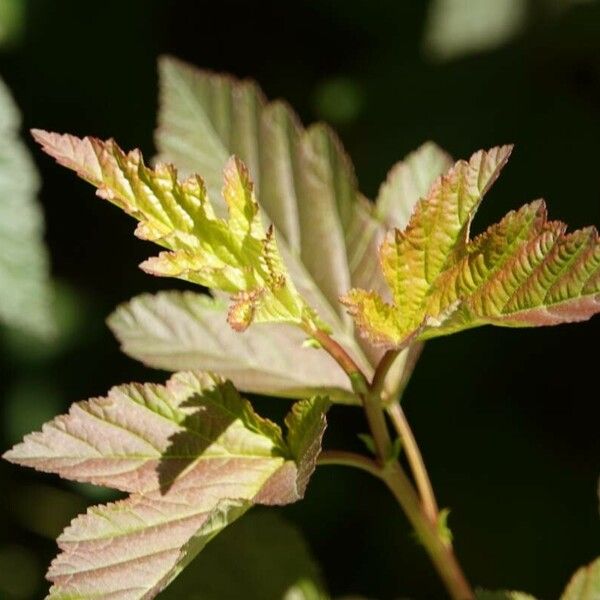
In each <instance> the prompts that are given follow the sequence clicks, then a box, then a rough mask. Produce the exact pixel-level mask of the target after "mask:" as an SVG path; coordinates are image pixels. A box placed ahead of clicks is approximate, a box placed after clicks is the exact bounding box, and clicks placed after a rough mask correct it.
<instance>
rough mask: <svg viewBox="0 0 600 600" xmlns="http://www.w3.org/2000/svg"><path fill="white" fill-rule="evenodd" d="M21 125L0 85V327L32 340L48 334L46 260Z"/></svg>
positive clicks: (34, 175) (34, 173)
mask: <svg viewBox="0 0 600 600" xmlns="http://www.w3.org/2000/svg"><path fill="white" fill-rule="evenodd" d="M20 125H21V119H20V116H19V112H18V109H17V107H16V106H15V104H14V102H13V100H12V98H11V97H10V93H9V91H8V89H7V88H6V86H5V85H4V83H3V82H2V81H1V80H0V321H3V322H4V323H6V324H7V325H11V326H14V327H17V328H19V329H22V330H25V331H27V332H30V333H33V334H37V335H38V336H48V335H49V334H51V333H53V330H54V327H53V325H54V323H53V320H52V315H51V310H50V304H51V302H50V295H51V291H50V277H49V265H48V262H49V261H48V255H47V252H46V249H45V247H44V242H43V228H44V223H43V215H42V210H41V207H40V206H39V204H38V202H37V200H36V195H37V193H38V190H39V179H38V174H37V171H36V169H35V165H34V164H33V161H32V160H31V157H30V156H29V152H28V151H27V149H26V147H25V145H24V144H23V142H22V141H21V140H20V138H19V135H18V132H19V128H20Z"/></svg>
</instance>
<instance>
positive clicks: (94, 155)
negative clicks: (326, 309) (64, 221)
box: [33, 130, 311, 331]
mask: <svg viewBox="0 0 600 600" xmlns="http://www.w3.org/2000/svg"><path fill="white" fill-rule="evenodd" d="M33 136H34V137H35V139H36V141H37V142H39V143H40V144H41V146H42V148H43V150H44V151H45V152H47V153H48V154H50V156H53V157H54V158H55V159H56V160H57V161H58V162H59V163H60V164H62V165H63V166H66V167H67V168H70V169H72V170H74V171H75V172H76V173H77V174H78V175H79V176H80V177H81V178H82V179H85V180H86V181H88V182H89V183H91V184H92V185H94V186H96V187H97V188H98V195H99V196H100V197H102V198H105V199H106V200H108V201H110V202H112V203H113V204H116V205H117V206H118V207H119V208H121V209H123V210H124V211H125V212H126V213H128V214H130V215H131V216H133V217H134V218H136V219H137V220H138V221H140V223H139V225H138V227H137V229H136V235H137V236H138V237H139V238H141V239H145V240H150V241H153V242H155V243H157V244H159V245H161V246H164V247H166V248H168V249H169V251H168V252H162V253H161V254H160V255H159V256H157V257H154V258H150V259H149V260H147V261H145V262H144V263H142V265H141V267H142V269H144V270H145V271H147V272H148V273H151V274H153V275H159V276H162V277H177V278H180V279H185V280H187V281H191V282H193V283H198V284H200V285H205V286H207V287H211V288H214V289H217V290H222V291H224V292H226V293H228V294H231V295H233V304H232V305H231V307H230V309H229V314H228V321H229V323H230V325H231V326H232V327H233V328H234V329H237V330H239V331H243V330H244V329H246V328H247V327H248V325H250V323H251V322H253V321H255V322H257V323H261V322H286V323H301V322H303V321H306V322H310V320H311V318H310V316H309V309H308V307H307V306H306V305H305V304H304V302H303V301H302V299H301V298H300V296H299V294H298V292H297V291H296V288H295V286H294V284H293V283H292V281H291V279H290V278H289V276H288V274H287V271H286V269H285V267H284V266H283V262H282V260H281V257H280V255H279V251H278V248H277V243H276V241H275V238H274V234H273V229H272V228H269V229H267V231H266V232H265V230H264V228H263V226H262V224H261V221H260V215H259V209H258V204H257V202H256V199H255V197H254V193H253V185H252V181H251V180H250V176H249V173H248V171H247V169H246V167H245V166H244V164H243V163H242V162H241V161H240V160H239V159H237V158H234V157H232V158H231V159H230V160H229V161H228V162H227V164H226V165H225V169H224V179H225V183H224V186H223V192H222V193H223V198H224V200H225V202H226V204H227V209H228V215H229V216H228V219H227V220H224V219H221V218H218V217H216V216H215V213H214V210H213V206H212V204H211V201H210V200H209V198H208V196H207V194H206V189H205V185H204V182H203V180H202V179H201V178H200V177H199V176H198V175H190V176H189V177H188V178H187V179H186V180H185V181H183V182H179V181H178V179H177V170H176V169H175V167H173V166H172V165H167V164H163V165H158V166H157V167H156V169H150V168H148V167H146V165H145V164H144V161H143V159H142V156H141V153H140V152H139V151H138V150H134V151H132V152H130V153H129V154H125V153H124V152H123V151H122V150H121V149H120V148H119V146H117V144H116V143H115V142H114V141H113V140H109V141H107V142H102V141H100V140H98V139H95V138H89V137H88V138H84V139H79V138H76V137H74V136H71V135H59V134H56V133H48V132H44V131H40V130H34V131H33Z"/></svg>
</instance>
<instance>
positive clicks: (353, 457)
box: [317, 450, 381, 478]
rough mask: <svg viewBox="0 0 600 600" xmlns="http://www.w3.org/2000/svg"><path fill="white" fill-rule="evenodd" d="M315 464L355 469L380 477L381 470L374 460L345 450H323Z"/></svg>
mask: <svg viewBox="0 0 600 600" xmlns="http://www.w3.org/2000/svg"><path fill="white" fill-rule="evenodd" d="M317 464H319V465H341V466H344V467H356V468H357V469H361V470H362V471H366V472H367V473H370V474H371V475H373V476H374V477H378V478H380V477H381V469H380V468H379V465H378V464H377V463H376V462H375V461H374V460H372V459H370V458H368V457H367V456H363V455H362V454H356V453H354V452H346V451H345V450H323V452H321V454H320V455H319V458H318V459H317Z"/></svg>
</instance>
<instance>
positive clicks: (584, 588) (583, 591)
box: [560, 558, 600, 600]
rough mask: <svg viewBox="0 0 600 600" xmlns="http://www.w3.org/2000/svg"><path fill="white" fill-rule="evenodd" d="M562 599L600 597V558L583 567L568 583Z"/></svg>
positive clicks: (594, 598) (591, 599) (588, 599)
mask: <svg viewBox="0 0 600 600" xmlns="http://www.w3.org/2000/svg"><path fill="white" fill-rule="evenodd" d="M560 598H561V600H599V599H600V558H597V559H596V560H595V561H594V562H592V563H590V564H589V565H586V566H585V567H581V569H579V570H578V571H577V572H576V573H575V575H573V578H572V579H571V581H570V582H569V584H568V585H567V587H566V589H565V591H564V592H563V594H562V596H561V597H560Z"/></svg>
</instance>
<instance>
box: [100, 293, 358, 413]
mask: <svg viewBox="0 0 600 600" xmlns="http://www.w3.org/2000/svg"><path fill="white" fill-rule="evenodd" d="M226 312H227V305H226V303H225V302H223V301H222V300H220V299H213V298H210V297H209V296H206V295H202V294H196V293H193V292H176V291H172V292H161V293H159V294H156V295H151V294H144V295H142V296H138V297H137V298H134V299H133V300H131V301H130V302H128V303H126V304H122V305H121V306H120V307H119V308H118V309H117V310H116V311H115V312H114V313H113V314H112V315H111V316H110V317H109V319H108V324H109V326H110V328H111V330H112V331H113V333H114V334H115V335H116V337H117V338H118V339H119V341H120V342H121V348H122V350H123V351H124V352H125V353H126V354H128V355H129V356H132V357H134V358H137V359H138V360H141V361H142V362H144V363H145V364H147V365H149V366H151V367H156V368H159V369H166V370H169V371H177V370H179V369H196V368H202V369H206V370H208V371H214V372H217V373H219V374H220V375H222V376H223V377H226V378H228V379H230V380H231V381H232V382H233V383H234V384H235V386H236V387H237V388H238V389H241V390H244V391H247V392H253V393H257V394H269V395H276V396H283V397H291V398H301V397H306V396H307V395H310V394H311V393H321V394H327V395H330V396H331V397H332V400H335V401H339V402H350V403H354V402H356V397H355V396H354V394H353V393H352V390H351V387H350V383H349V381H348V378H347V377H346V375H345V373H344V372H343V371H342V370H341V369H339V367H338V366H337V364H335V362H334V361H333V359H332V358H331V357H330V356H329V355H328V354H326V353H325V352H320V351H318V350H316V349H314V348H306V347H303V346H302V342H303V339H304V337H305V336H304V335H303V333H302V332H301V331H299V330H298V329H297V328H295V327H291V326H287V325H269V324H260V325H256V326H255V327H253V328H250V329H249V330H247V331H245V332H244V333H242V334H239V333H236V332H234V331H232V330H231V329H230V328H229V327H227V326H226V322H225V319H226Z"/></svg>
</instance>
